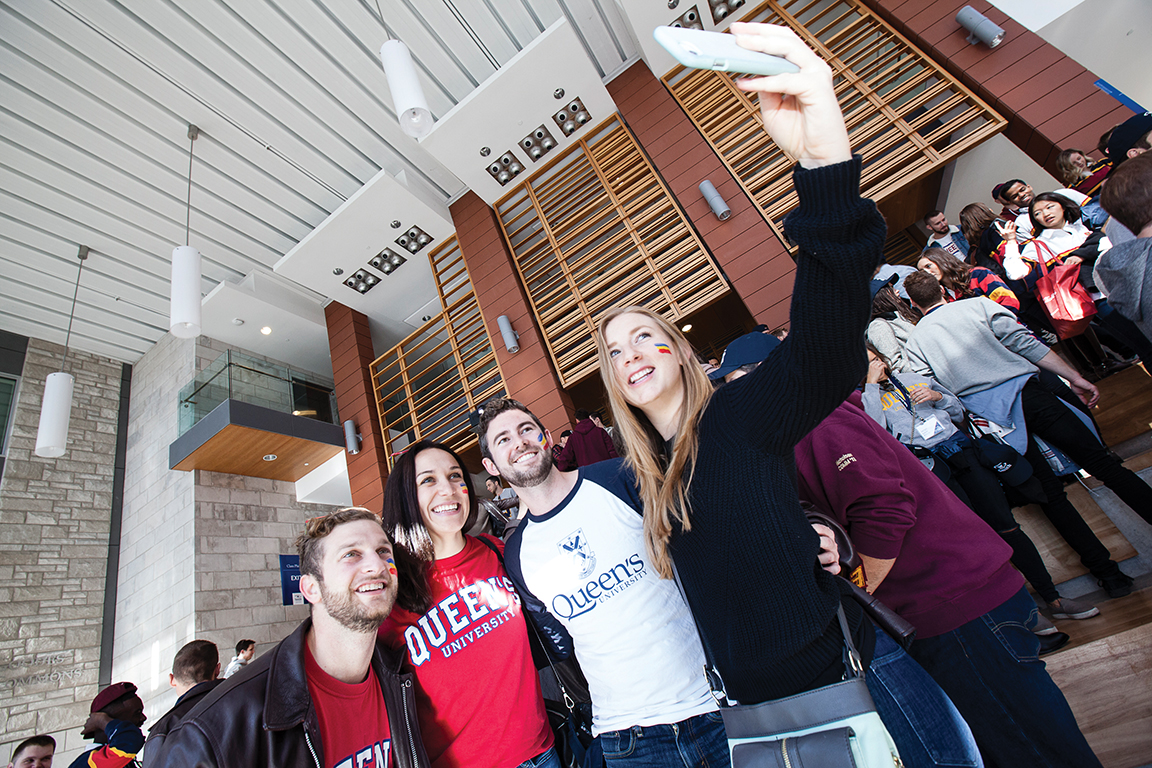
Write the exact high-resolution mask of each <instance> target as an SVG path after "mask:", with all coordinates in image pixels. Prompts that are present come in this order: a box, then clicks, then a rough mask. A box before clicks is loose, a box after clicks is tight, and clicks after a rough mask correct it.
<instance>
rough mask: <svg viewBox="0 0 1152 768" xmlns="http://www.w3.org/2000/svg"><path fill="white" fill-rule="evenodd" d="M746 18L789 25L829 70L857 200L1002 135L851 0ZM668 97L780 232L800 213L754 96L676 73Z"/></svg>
mask: <svg viewBox="0 0 1152 768" xmlns="http://www.w3.org/2000/svg"><path fill="white" fill-rule="evenodd" d="M743 20H744V21H763V22H769V23H772V24H782V25H784V24H786V25H788V26H790V27H792V29H794V30H795V31H796V32H797V34H799V35H800V36H801V38H802V39H804V41H805V42H807V43H808V45H809V46H811V47H812V48H813V49H814V50H815V51H816V52H817V53H819V54H820V55H821V56H823V57H824V58H825V59H826V60H827V61H828V63H829V64H830V65H831V67H832V72H833V77H834V79H835V85H836V93H837V95H838V96H839V100H840V107H841V109H842V110H843V112H844V117H845V121H846V122H847V125H848V133H849V138H850V139H851V141H852V150H853V151H854V152H856V153H858V154H860V155H862V156H863V158H864V171H863V179H862V187H863V194H864V196H865V197H870V198H872V199H873V200H882V199H884V198H885V197H887V196H888V195H890V194H891V193H893V192H895V191H896V190H898V189H900V188H901V187H903V186H904V185H906V184H908V183H910V182H912V181H915V180H916V179H919V178H921V177H923V176H925V175H927V174H929V173H931V172H932V171H934V170H936V169H937V168H939V167H940V166H942V165H944V164H946V163H948V162H950V161H951V160H953V159H955V158H956V157H957V156H959V155H960V154H962V153H964V152H966V151H968V150H969V149H971V148H973V147H975V146H976V145H978V144H980V143H981V142H983V141H985V140H986V139H988V138H991V137H992V136H993V135H995V134H997V133H999V132H1000V131H1002V130H1004V127H1005V125H1007V121H1006V120H1004V118H1002V117H1001V116H1000V115H998V114H996V113H995V112H994V111H992V109H991V108H989V107H988V105H987V104H985V103H984V102H982V101H981V100H980V99H979V98H977V97H976V96H975V95H974V94H973V93H972V92H970V91H969V90H968V89H966V88H965V87H964V86H963V85H961V84H960V83H959V82H958V81H956V80H955V79H953V78H952V77H951V76H950V75H949V74H948V73H947V72H946V71H944V70H943V69H941V68H940V67H938V66H937V65H936V64H935V63H933V62H932V61H931V60H930V59H929V58H928V57H927V56H925V55H924V54H923V53H921V52H920V51H918V50H917V49H916V48H914V47H913V46H912V44H911V43H909V42H908V41H907V40H906V39H904V38H903V37H901V36H900V35H899V34H898V33H897V32H896V31H895V30H893V29H892V28H891V27H889V26H888V25H887V24H886V23H885V22H884V21H883V20H882V19H880V18H879V17H877V16H876V15H875V14H873V13H872V11H871V10H869V9H868V8H867V7H865V6H864V5H863V4H862V3H860V2H858V1H857V0H832V1H829V0H781V1H780V2H767V3H764V4H762V5H760V6H759V7H757V8H755V9H753V10H752V11H751V12H750V13H749V14H748V15H747V16H746V17H745V18H744V19H743ZM664 82H665V83H666V84H667V85H668V88H669V90H670V91H671V92H672V94H673V96H674V97H675V98H676V99H677V100H678V101H679V102H680V104H681V106H682V107H683V108H684V110H685V111H686V112H687V113H688V115H689V116H690V117H691V119H692V121H693V122H694V123H695V124H696V126H697V127H698V128H699V129H700V132H701V133H703V134H704V136H705V137H706V138H707V139H708V141H709V143H711V144H712V146H713V147H714V148H715V149H716V152H717V153H718V154H719V155H720V157H721V158H723V160H724V162H725V164H727V166H728V168H729V169H730V170H731V171H732V174H733V175H734V176H735V177H736V178H737V179H738V180H739V181H740V183H741V184H742V185H743V186H744V189H745V191H746V192H747V193H748V195H749V197H751V198H752V199H753V200H754V201H755V202H756V204H757V205H758V206H759V207H760V210H761V211H762V212H763V214H764V216H765V218H766V219H767V220H768V223H769V224H770V225H772V226H773V227H774V228H775V229H776V231H777V233H780V232H781V231H782V230H781V228H780V223H781V221H782V219H783V218H784V216H785V215H786V214H787V213H788V212H789V211H791V210H792V209H793V208H795V207H796V202H797V200H796V193H795V191H794V190H793V188H792V178H791V173H792V167H793V159H792V158H790V157H788V156H786V155H785V154H784V153H783V152H782V151H781V150H780V149H779V148H778V147H777V146H776V144H775V143H774V142H772V141H771V140H770V139H769V138H768V137H767V136H766V135H765V133H764V130H763V127H762V123H761V120H760V112H759V106H758V102H757V100H756V96H755V94H751V95H750V94H747V93H745V92H743V91H740V90H738V89H737V88H736V87H735V85H734V83H733V80H732V78H731V77H729V76H727V75H724V74H721V73H718V72H710V71H702V70H692V69H685V68H683V67H678V68H676V69H674V70H672V71H671V72H669V73H668V74H667V75H666V76H665V77H664Z"/></svg>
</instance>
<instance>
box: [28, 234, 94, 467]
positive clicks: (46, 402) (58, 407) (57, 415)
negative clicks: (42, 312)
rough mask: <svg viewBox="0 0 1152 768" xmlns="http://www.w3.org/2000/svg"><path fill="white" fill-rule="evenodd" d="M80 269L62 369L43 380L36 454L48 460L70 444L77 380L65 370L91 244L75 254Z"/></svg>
mask: <svg viewBox="0 0 1152 768" xmlns="http://www.w3.org/2000/svg"><path fill="white" fill-rule="evenodd" d="M76 257H77V258H78V259H80V269H78V270H77V271H76V289H75V290H74V291H73V292H72V312H71V314H69V315H68V332H67V333H66V334H65V335H64V357H63V359H62V360H61V361H60V370H59V371H57V372H56V373H50V374H48V376H47V378H46V379H45V380H44V397H43V398H42V399H41V401H40V424H39V425H38V426H37V428H36V449H35V452H36V455H37V456H40V457H42V458H45V459H54V458H56V457H58V456H63V455H64V451H65V449H66V448H67V447H68V422H69V421H70V420H71V419H72V387H73V385H74V384H75V383H76V379H75V378H73V376H72V374H70V373H65V372H64V366H65V364H66V363H67V362H68V342H70V341H71V340H72V321H73V320H74V319H75V318H76V297H77V296H79V295H80V275H82V274H84V262H85V261H87V260H88V246H86V245H82V246H80V252H79V253H78V254H77V255H76Z"/></svg>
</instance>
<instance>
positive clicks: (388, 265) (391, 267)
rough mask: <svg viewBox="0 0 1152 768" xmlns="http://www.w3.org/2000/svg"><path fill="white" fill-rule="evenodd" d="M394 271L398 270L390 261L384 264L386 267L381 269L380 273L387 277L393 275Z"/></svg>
mask: <svg viewBox="0 0 1152 768" xmlns="http://www.w3.org/2000/svg"><path fill="white" fill-rule="evenodd" d="M394 269H396V267H395V266H394V265H393V264H392V262H390V261H387V262H384V265H383V266H381V267H380V271H381V272H383V273H384V274H386V275H390V274H392V270H394Z"/></svg>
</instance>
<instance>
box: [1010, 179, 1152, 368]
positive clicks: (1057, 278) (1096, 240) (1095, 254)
mask: <svg viewBox="0 0 1152 768" xmlns="http://www.w3.org/2000/svg"><path fill="white" fill-rule="evenodd" d="M1028 215H1029V218H1030V219H1031V221H1032V227H1033V233H1034V234H1035V236H1034V237H1033V238H1032V239H1031V240H1026V241H1024V242H1023V243H1018V242H1017V238H1016V231H1015V227H1012V226H1009V227H1007V228H1006V230H1005V232H1004V244H1003V246H1002V250H1001V254H1002V259H1003V264H1004V270H1005V272H1006V274H1007V275H1008V278H1009V279H1011V280H1020V281H1023V282H1024V284H1025V285H1026V286H1027V287H1028V288H1029V289H1031V290H1032V291H1034V292H1035V294H1036V296H1037V298H1038V299H1039V300H1040V303H1041V304H1042V305H1043V307H1044V310H1045V312H1046V313H1047V314H1048V316H1049V317H1050V318H1051V320H1052V324H1053V326H1054V327H1055V329H1056V332H1057V334H1058V335H1059V336H1060V338H1062V339H1068V338H1072V337H1074V336H1078V335H1079V334H1081V333H1083V332H1084V330H1085V329H1086V328H1087V326H1088V323H1089V322H1090V321H1091V319H1092V317H1093V315H1094V316H1095V317H1096V319H1098V320H1099V321H1100V324H1101V325H1102V326H1104V328H1105V329H1106V330H1107V331H1108V332H1109V333H1111V334H1112V335H1113V336H1116V337H1117V338H1118V339H1119V340H1120V341H1122V342H1124V343H1125V344H1127V345H1128V346H1130V347H1131V348H1132V349H1133V350H1135V351H1136V354H1137V355H1138V356H1139V357H1140V360H1141V361H1142V362H1144V363H1145V364H1146V365H1147V364H1149V363H1152V341H1149V339H1148V338H1147V337H1146V336H1145V335H1144V334H1143V333H1141V332H1140V329H1139V328H1138V327H1137V326H1136V324H1135V323H1133V322H1132V321H1131V320H1128V319H1127V318H1125V317H1124V316H1123V315H1120V314H1119V313H1117V312H1116V311H1115V310H1113V309H1112V307H1111V306H1109V305H1108V300H1107V299H1105V298H1104V295H1103V294H1102V293H1101V292H1100V291H1099V290H1098V289H1097V288H1096V281H1095V279H1094V277H1093V275H1092V268H1093V267H1094V266H1095V264H1096V259H1097V258H1099V256H1100V254H1102V253H1104V252H1105V251H1107V250H1108V249H1109V248H1111V247H1112V244H1111V242H1109V240H1108V238H1107V237H1105V236H1104V233H1103V232H1100V231H1098V230H1092V229H1089V228H1088V227H1087V226H1085V225H1084V224H1083V222H1082V221H1081V217H1080V207H1079V206H1077V205H1076V204H1075V203H1073V202H1072V201H1071V200H1069V199H1067V198H1065V197H1063V196H1062V195H1059V194H1057V193H1055V192H1044V193H1041V194H1039V195H1036V197H1035V198H1033V200H1032V202H1031V203H1030V204H1029V206H1028Z"/></svg>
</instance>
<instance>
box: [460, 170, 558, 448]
mask: <svg viewBox="0 0 1152 768" xmlns="http://www.w3.org/2000/svg"><path fill="white" fill-rule="evenodd" d="M450 211H451V213H452V222H453V223H454V224H455V225H456V237H457V240H458V241H459V243H460V252H461V253H462V254H463V256H464V263H465V264H466V265H467V266H468V275H469V277H470V278H471V280H472V288H473V290H474V291H475V292H476V301H477V303H478V304H479V305H480V313H481V314H482V315H483V317H484V325H485V326H486V327H487V329H488V335H489V336H490V337H491V338H492V346H493V348H494V350H495V352H496V359H497V360H498V361H499V363H500V371H501V372H502V373H503V375H504V386H505V388H506V390H507V392H508V395H509V397H512V398H514V399H516V400H519V401H520V402H522V403H524V405H526V406H527V407H528V408H529V409H530V410H531V411H532V412H533V413H534V414H536V416H537V417H538V418H539V419H540V420H541V421H542V422H543V423H544V426H545V427H546V428H548V429H549V430H551V431H552V432H553V434H554V435H556V436H557V437H558V436H559V432H560V430H563V429H567V428H568V425H569V424H570V423H573V422H574V419H573V415H574V413H575V409H574V408H573V406H572V399H571V398H570V397H569V396H568V393H567V392H565V391H564V390H563V389H562V388H561V387H560V381H559V379H558V378H557V377H556V372H555V370H553V368H552V362H551V359H550V358H549V356H548V350H547V349H546V348H545V346H544V342H543V338H542V336H541V334H540V329H539V328H538V327H537V325H536V321H535V318H534V317H533V315H532V308H531V307H530V306H529V304H528V299H527V297H526V296H525V295H524V291H523V289H522V288H521V286H520V281H519V278H518V276H517V272H516V267H515V265H514V264H513V261H512V254H511V253H509V251H508V246H507V245H506V244H505V242H504V236H503V234H501V232H500V224H499V222H498V221H497V220H496V215H495V213H494V212H493V210H492V209H491V208H489V207H488V205H487V203H485V202H484V201H483V200H481V199H480V198H479V197H478V196H477V195H476V194H475V193H474V192H468V193H467V194H465V195H464V196H463V197H461V198H460V199H459V200H457V201H456V202H455V203H453V204H452V205H451V207H450ZM501 315H507V316H508V319H509V320H510V321H511V323H512V327H513V328H514V329H515V330H516V331H517V332H518V333H519V334H520V340H519V344H520V351H519V352H516V353H512V352H509V351H508V350H507V349H506V348H505V347H504V342H503V341H502V340H501V338H500V328H499V326H498V325H497V323H496V318H498V317H500V316H501Z"/></svg>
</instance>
